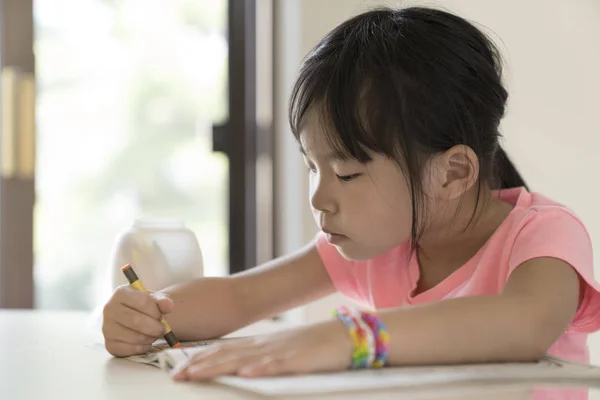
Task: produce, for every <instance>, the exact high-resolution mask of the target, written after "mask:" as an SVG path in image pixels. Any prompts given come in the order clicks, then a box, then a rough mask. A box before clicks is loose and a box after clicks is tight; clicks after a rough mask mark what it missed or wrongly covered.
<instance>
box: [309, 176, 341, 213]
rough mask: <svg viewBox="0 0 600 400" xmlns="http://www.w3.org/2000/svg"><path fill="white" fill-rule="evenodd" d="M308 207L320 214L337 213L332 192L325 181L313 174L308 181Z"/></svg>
mask: <svg viewBox="0 0 600 400" xmlns="http://www.w3.org/2000/svg"><path fill="white" fill-rule="evenodd" d="M310 205H311V206H312V208H313V209H314V210H316V211H319V212H321V213H329V214H332V213H335V212H337V204H336V201H335V196H334V194H333V190H332V188H331V187H329V185H328V183H327V182H326V180H325V179H323V178H322V177H320V176H319V175H318V174H315V176H314V177H312V178H311V180H310Z"/></svg>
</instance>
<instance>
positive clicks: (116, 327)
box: [102, 322, 156, 345]
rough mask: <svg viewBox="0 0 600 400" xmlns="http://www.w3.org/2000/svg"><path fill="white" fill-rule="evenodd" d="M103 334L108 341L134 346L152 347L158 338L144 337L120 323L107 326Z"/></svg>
mask: <svg viewBox="0 0 600 400" xmlns="http://www.w3.org/2000/svg"><path fill="white" fill-rule="evenodd" d="M102 333H103V334H104V337H105V338H108V340H117V341H119V342H124V343H129V344H132V345H138V344H142V345H150V344H152V343H154V341H155V340H156V337H154V336H148V335H144V334H143V333H140V332H137V331H134V330H132V329H130V328H127V327H125V326H123V325H121V324H119V323H118V322H113V323H110V324H107V325H106V326H105V327H103V328H102Z"/></svg>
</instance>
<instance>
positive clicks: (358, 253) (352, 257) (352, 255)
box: [335, 246, 383, 261]
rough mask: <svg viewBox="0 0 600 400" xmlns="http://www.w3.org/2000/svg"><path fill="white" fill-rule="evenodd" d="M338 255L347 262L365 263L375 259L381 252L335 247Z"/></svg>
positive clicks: (353, 247)
mask: <svg viewBox="0 0 600 400" xmlns="http://www.w3.org/2000/svg"><path fill="white" fill-rule="evenodd" d="M335 247H336V248H337V251H338V253H340V255H341V256H342V257H344V258H345V259H346V260H348V261H365V260H370V259H371V258H375V257H377V256H378V255H380V254H382V253H383V252H375V251H372V250H369V249H364V248H362V249H361V248H358V247H356V246H335Z"/></svg>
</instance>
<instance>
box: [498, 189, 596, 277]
mask: <svg viewBox="0 0 600 400" xmlns="http://www.w3.org/2000/svg"><path fill="white" fill-rule="evenodd" d="M503 196H506V201H507V202H510V203H512V204H513V206H514V209H513V211H512V212H511V213H510V215H509V216H508V217H507V219H508V221H506V223H505V226H506V230H507V231H506V236H505V239H506V240H507V244H508V245H511V246H512V249H511V262H510V264H511V267H513V268H514V267H515V266H516V265H518V264H520V263H522V262H524V261H527V259H530V258H535V257H556V258H560V259H564V261H566V262H567V263H570V261H577V264H584V265H586V266H589V267H590V268H591V267H592V264H593V256H592V241H591V238H590V235H589V232H588V230H587V228H586V226H585V224H584V223H583V221H582V220H581V219H580V218H579V216H578V215H577V214H576V213H575V212H574V211H573V210H572V209H570V208H569V207H567V206H565V205H564V204H561V203H559V202H557V201H555V200H552V199H550V198H549V197H546V196H544V195H542V194H538V193H530V192H528V191H526V190H525V189H512V191H507V192H506V193H500V194H499V197H500V198H501V199H502V198H503ZM565 258H566V259H565Z"/></svg>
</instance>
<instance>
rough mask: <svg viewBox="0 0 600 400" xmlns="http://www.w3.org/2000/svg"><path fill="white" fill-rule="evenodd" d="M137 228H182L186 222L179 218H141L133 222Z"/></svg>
mask: <svg viewBox="0 0 600 400" xmlns="http://www.w3.org/2000/svg"><path fill="white" fill-rule="evenodd" d="M133 226H134V227H135V228H141V229H182V228H185V224H184V223H183V221H182V220H180V219H177V218H139V219H136V220H135V221H134V222H133Z"/></svg>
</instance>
